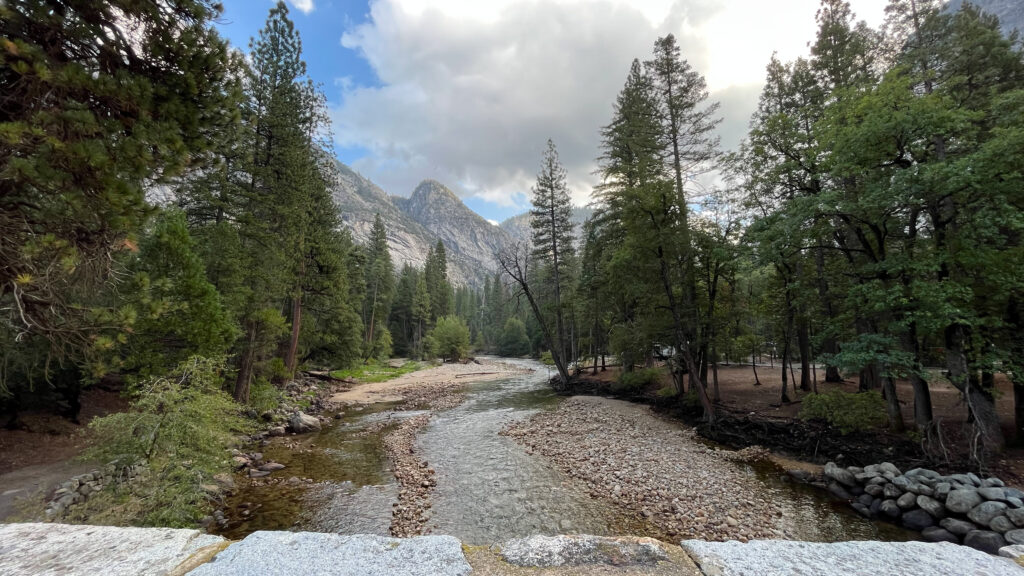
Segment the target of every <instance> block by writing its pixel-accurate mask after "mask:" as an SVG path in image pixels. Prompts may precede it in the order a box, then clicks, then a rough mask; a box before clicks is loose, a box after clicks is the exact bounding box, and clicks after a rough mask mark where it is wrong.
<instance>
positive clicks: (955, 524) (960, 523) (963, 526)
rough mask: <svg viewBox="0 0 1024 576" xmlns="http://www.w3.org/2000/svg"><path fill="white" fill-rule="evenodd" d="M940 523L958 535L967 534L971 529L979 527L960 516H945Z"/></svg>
mask: <svg viewBox="0 0 1024 576" xmlns="http://www.w3.org/2000/svg"><path fill="white" fill-rule="evenodd" d="M939 525H940V526H942V527H943V528H945V529H946V530H949V531H950V532H952V533H953V534H956V535H957V536H966V535H967V533H968V532H970V531H971V530H977V529H978V527H977V526H975V525H974V524H972V523H970V522H968V521H966V520H960V519H959V518H943V519H942V521H941V522H939Z"/></svg>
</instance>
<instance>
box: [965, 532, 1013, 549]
mask: <svg viewBox="0 0 1024 576" xmlns="http://www.w3.org/2000/svg"><path fill="white" fill-rule="evenodd" d="M964 546H970V547H971V548H974V549H976V550H981V551H982V552H988V553H989V554H998V553H999V549H1000V548H1002V547H1003V546H1006V539H1005V538H1003V535H1002V534H999V533H998V532H991V531H989V530H971V531H970V532H968V533H967V535H966V536H964Z"/></svg>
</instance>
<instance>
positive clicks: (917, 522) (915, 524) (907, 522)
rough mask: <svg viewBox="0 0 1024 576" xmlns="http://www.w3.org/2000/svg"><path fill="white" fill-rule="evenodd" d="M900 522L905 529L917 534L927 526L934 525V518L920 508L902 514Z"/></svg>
mask: <svg viewBox="0 0 1024 576" xmlns="http://www.w3.org/2000/svg"><path fill="white" fill-rule="evenodd" d="M900 520H901V522H902V523H903V525H904V526H905V527H907V528H909V529H911V530H916V531H918V532H920V531H922V530H924V529H925V528H927V527H929V526H934V525H935V518H934V517H932V515H931V514H929V513H927V512H925V511H924V510H921V509H920V508H918V509H917V510H911V511H910V512H904V513H903V517H902V518H901V519H900Z"/></svg>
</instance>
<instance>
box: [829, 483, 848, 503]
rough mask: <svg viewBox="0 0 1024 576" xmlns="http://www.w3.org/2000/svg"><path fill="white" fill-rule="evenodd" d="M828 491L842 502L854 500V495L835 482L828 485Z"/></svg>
mask: <svg viewBox="0 0 1024 576" xmlns="http://www.w3.org/2000/svg"><path fill="white" fill-rule="evenodd" d="M828 491H829V493H830V494H832V495H833V496H835V497H836V498H839V499H840V500H853V495H852V494H850V493H849V492H848V491H847V490H846V488H844V487H843V485H842V484H840V483H839V482H836V481H835V480H833V481H831V482H829V483H828Z"/></svg>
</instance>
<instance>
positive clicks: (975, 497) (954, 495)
mask: <svg viewBox="0 0 1024 576" xmlns="http://www.w3.org/2000/svg"><path fill="white" fill-rule="evenodd" d="M981 502H982V497H981V495H980V494H978V491H977V490H973V489H971V488H963V489H959V490H952V491H950V493H949V495H948V496H946V508H947V509H949V511H950V512H956V513H957V514H967V513H968V512H970V511H971V509H972V508H974V507H975V506H977V505H978V504H981Z"/></svg>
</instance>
